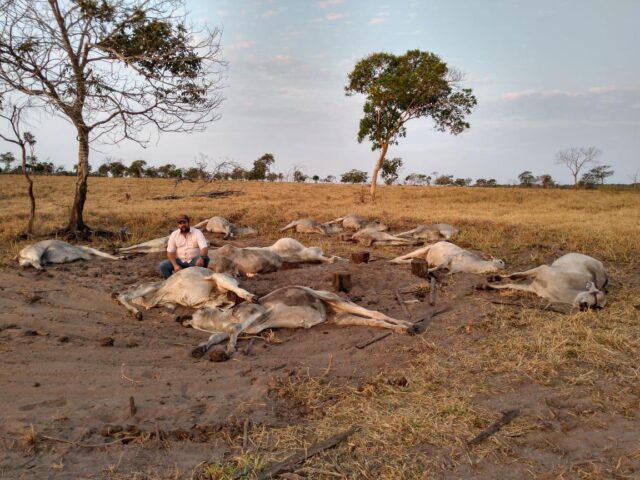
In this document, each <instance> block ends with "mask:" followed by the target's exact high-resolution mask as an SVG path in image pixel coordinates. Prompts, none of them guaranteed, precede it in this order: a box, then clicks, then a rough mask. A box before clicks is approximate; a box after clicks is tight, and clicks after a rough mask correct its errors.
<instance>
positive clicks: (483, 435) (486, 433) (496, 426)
mask: <svg viewBox="0 0 640 480" xmlns="http://www.w3.org/2000/svg"><path fill="white" fill-rule="evenodd" d="M518 415H520V410H518V409H516V410H508V411H506V412H502V418H500V419H499V420H497V421H496V422H494V423H493V424H492V425H491V426H490V427H489V428H487V429H485V430H483V431H482V432H480V433H479V434H478V435H477V436H475V437H474V438H472V439H471V440H469V441H468V442H467V446H471V445H477V444H478V443H480V442H483V441H484V440H486V439H487V438H489V437H490V436H491V435H493V434H494V433H497V432H499V431H500V430H501V429H502V427H504V426H505V425H507V424H509V423H511V421H512V420H513V419H514V418H516V417H517V416H518Z"/></svg>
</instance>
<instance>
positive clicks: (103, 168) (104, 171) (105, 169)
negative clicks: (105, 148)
mask: <svg viewBox="0 0 640 480" xmlns="http://www.w3.org/2000/svg"><path fill="white" fill-rule="evenodd" d="M110 170H111V167H110V165H109V162H105V163H103V164H102V165H100V166H99V167H98V175H100V176H101V177H106V176H108V175H109V171H110Z"/></svg>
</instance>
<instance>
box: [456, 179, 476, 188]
mask: <svg viewBox="0 0 640 480" xmlns="http://www.w3.org/2000/svg"><path fill="white" fill-rule="evenodd" d="M471 182H473V180H472V179H471V178H456V179H455V180H454V181H453V184H454V185H457V186H458V187H468V186H469V185H471Z"/></svg>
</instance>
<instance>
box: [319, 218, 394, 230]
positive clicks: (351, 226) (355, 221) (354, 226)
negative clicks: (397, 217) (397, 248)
mask: <svg viewBox="0 0 640 480" xmlns="http://www.w3.org/2000/svg"><path fill="white" fill-rule="evenodd" d="M335 223H341V224H342V228H344V229H345V230H362V229H364V228H371V229H374V230H378V231H379V232H384V231H387V230H389V227H387V226H386V225H385V224H384V223H382V222H378V221H377V220H367V219H366V218H364V217H361V216H359V215H353V214H349V215H345V216H344V217H340V218H336V219H335V220H331V221H330V222H327V224H335Z"/></svg>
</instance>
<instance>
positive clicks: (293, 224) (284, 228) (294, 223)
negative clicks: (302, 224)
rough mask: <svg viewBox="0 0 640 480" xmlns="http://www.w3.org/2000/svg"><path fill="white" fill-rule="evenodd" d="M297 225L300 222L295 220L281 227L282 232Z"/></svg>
mask: <svg viewBox="0 0 640 480" xmlns="http://www.w3.org/2000/svg"><path fill="white" fill-rule="evenodd" d="M296 225H298V222H297V221H293V222H291V223H290V224H289V225H287V226H286V227H283V228H281V229H280V231H281V232H286V231H287V230H291V229H292V228H295V227H296Z"/></svg>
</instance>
